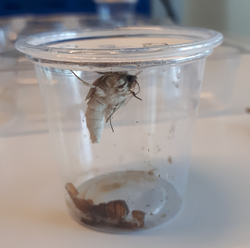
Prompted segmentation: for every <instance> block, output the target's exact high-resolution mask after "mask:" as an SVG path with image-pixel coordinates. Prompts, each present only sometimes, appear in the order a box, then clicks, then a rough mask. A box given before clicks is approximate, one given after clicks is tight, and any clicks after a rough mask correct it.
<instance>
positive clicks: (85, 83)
mask: <svg viewBox="0 0 250 248" xmlns="http://www.w3.org/2000/svg"><path fill="white" fill-rule="evenodd" d="M70 71H71V72H72V73H73V74H74V75H75V77H77V78H78V79H79V80H80V81H81V82H83V84H84V85H86V86H88V87H90V88H96V86H94V85H92V84H90V83H87V82H85V81H83V80H82V79H81V78H79V77H78V76H77V75H76V74H75V73H74V72H73V71H72V70H70Z"/></svg>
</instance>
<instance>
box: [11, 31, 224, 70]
mask: <svg viewBox="0 0 250 248" xmlns="http://www.w3.org/2000/svg"><path fill="white" fill-rule="evenodd" d="M114 37H115V38H117V37H118V38H122V37H134V38H138V37H145V39H146V38H147V37H163V38H170V39H171V38H178V39H184V40H188V41H190V42H184V43H181V44H173V45H167V44H165V45H162V44H161V45H159V44H158V45H157V44H156V45H152V46H150V47H130V48H126V47H121V48H98V49H96V48H94V49H90V48H72V47H70V48H67V47H56V46H55V44H57V43H58V44H60V43H62V42H65V41H68V42H69V41H76V40H84V39H98V38H99V39H101V38H102V39H103V38H114ZM222 41H223V35H222V34H221V33H219V32H217V31H213V30H209V29H202V28H186V27H185V28H183V27H176V26H173V27H157V26H151V27H122V28H113V29H100V28H97V29H79V30H65V31H56V32H54V31H53V32H45V33H39V34H35V35H30V36H27V37H24V38H21V39H19V40H18V41H17V42H16V49H17V50H19V51H20V52H22V53H25V54H26V56H27V57H28V58H29V59H30V60H32V61H33V62H35V63H37V62H39V63H49V64H68V65H78V66H87V65H89V66H97V67H112V66H119V65H120V66H123V67H124V66H125V67H126V66H137V67H140V68H142V67H147V66H151V65H152V64H154V65H161V64H168V63H171V64H174V63H180V62H185V61H189V60H193V59H198V58H202V57H205V56H208V55H209V54H211V53H212V51H213V48H215V47H216V46H218V45H220V44H221V43H222ZM52 45H53V47H52Z"/></svg>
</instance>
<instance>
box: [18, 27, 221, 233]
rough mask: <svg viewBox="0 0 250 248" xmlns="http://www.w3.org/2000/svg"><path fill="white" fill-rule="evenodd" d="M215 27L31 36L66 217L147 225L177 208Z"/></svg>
mask: <svg viewBox="0 0 250 248" xmlns="http://www.w3.org/2000/svg"><path fill="white" fill-rule="evenodd" d="M221 42H222V35H221V34H220V33H217V32H215V31H211V30H204V29H191V28H176V27H175V28H160V27H147V28H135V27H134V28H119V29H112V30H111V29H110V30H82V31H65V32H57V33H56V32H52V33H43V34H38V35H33V36H30V37H27V38H24V39H21V40H19V41H18V42H17V44H16V47H17V49H18V50H19V51H21V52H23V53H25V54H26V56H27V57H28V58H29V59H30V60H31V61H33V62H34V63H35V66H36V71H37V77H38V81H39V85H40V88H41V91H42V95H43V97H44V99H45V104H46V109H47V117H48V122H49V128H50V133H51V137H52V140H53V144H54V148H55V152H56V153H57V157H58V161H59V168H60V171H61V177H62V182H63V186H64V187H65V197H66V202H67V206H68V210H69V213H70V215H71V216H72V217H73V218H74V219H75V220H76V221H78V222H79V223H81V224H83V225H85V226H88V227H90V228H93V229H96V230H100V231H105V232H114V233H119V232H126V231H137V230H143V229H148V228H152V227H155V226H158V225H161V224H163V223H165V222H167V221H169V220H170V219H172V218H173V217H174V216H175V215H176V214H177V213H178V212H179V211H180V209H181V206H182V202H183V195H184V192H185V187H186V182H187V176H188V170H189V162H190V154H191V139H192V135H193V129H194V124H195V119H196V112H197V106H198V102H199V95H200V88H201V82H202V77H203V69H204V64H205V60H206V57H207V56H208V55H210V54H211V53H212V51H213V48H214V47H216V46H218V45H219V44H220V43H221Z"/></svg>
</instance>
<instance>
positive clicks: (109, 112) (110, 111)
mask: <svg viewBox="0 0 250 248" xmlns="http://www.w3.org/2000/svg"><path fill="white" fill-rule="evenodd" d="M132 97H133V95H131V96H129V97H127V98H126V99H125V100H124V101H122V102H121V103H120V104H118V105H116V106H114V107H113V108H109V109H107V110H106V113H105V119H106V122H108V120H109V119H110V118H111V117H112V116H113V114H114V113H115V112H116V111H117V110H118V109H119V108H121V107H122V106H125V105H126V104H127V103H128V102H129V101H130V99H131V98H132Z"/></svg>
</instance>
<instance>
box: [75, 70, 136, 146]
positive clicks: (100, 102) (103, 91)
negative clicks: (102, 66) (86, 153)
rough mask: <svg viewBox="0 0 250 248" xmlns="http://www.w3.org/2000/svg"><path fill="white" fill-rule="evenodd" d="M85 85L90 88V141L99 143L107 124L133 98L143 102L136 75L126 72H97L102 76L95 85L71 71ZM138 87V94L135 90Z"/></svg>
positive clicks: (88, 110) (87, 113) (88, 120)
mask: <svg viewBox="0 0 250 248" xmlns="http://www.w3.org/2000/svg"><path fill="white" fill-rule="evenodd" d="M71 72H72V73H73V74H74V75H75V76H76V77H77V78H78V79H79V80H80V81H81V82H82V83H83V84H84V85H86V86H88V87H90V90H89V92H88V94H87V96H86V99H85V100H86V101H87V100H88V103H87V105H88V107H87V110H86V113H85V116H86V122H87V128H88V130H89V133H90V140H91V142H92V143H93V144H94V143H99V142H100V140H101V136H102V132H103V127H104V124H105V122H106V123H107V122H108V121H109V122H110V126H111V129H112V131H113V132H114V129H113V127H112V122H111V118H112V116H113V115H114V113H115V112H116V111H117V110H118V109H120V108H121V107H122V106H124V105H126V104H127V103H128V102H129V101H130V99H131V98H132V97H135V98H137V99H139V100H140V101H141V99H140V98H139V97H137V94H138V93H139V92H140V85H139V83H138V82H137V75H138V74H139V73H140V72H139V73H137V74H136V75H130V74H128V73H127V72H126V71H121V72H96V73H98V74H100V75H102V76H100V77H99V78H97V79H96V80H95V81H94V82H93V84H90V83H87V82H85V81H83V80H82V79H81V78H79V77H78V76H77V75H76V74H75V73H74V72H73V71H71ZM136 86H138V92H137V93H135V92H134V90H135V88H136Z"/></svg>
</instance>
